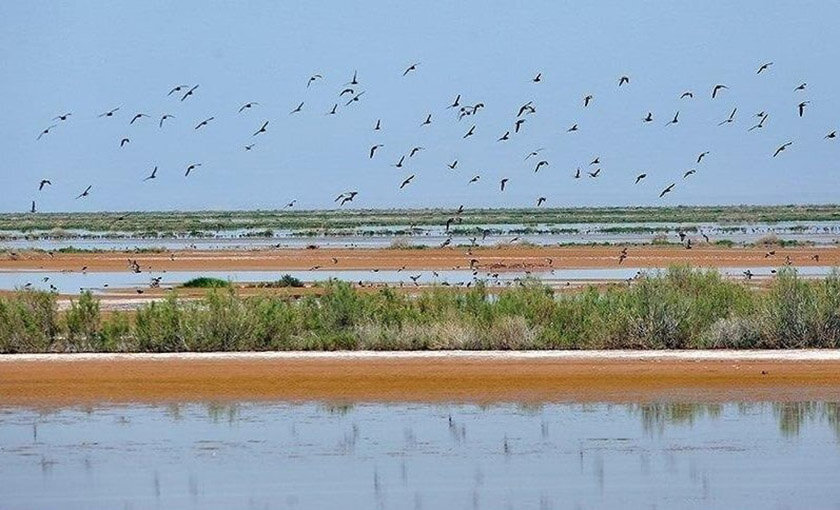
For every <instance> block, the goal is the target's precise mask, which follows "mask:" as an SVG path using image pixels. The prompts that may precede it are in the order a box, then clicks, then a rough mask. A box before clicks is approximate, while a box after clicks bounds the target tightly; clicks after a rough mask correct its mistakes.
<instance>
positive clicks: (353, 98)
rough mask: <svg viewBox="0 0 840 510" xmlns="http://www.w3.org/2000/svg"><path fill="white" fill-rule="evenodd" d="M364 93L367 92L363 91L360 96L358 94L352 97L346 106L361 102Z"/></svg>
mask: <svg viewBox="0 0 840 510" xmlns="http://www.w3.org/2000/svg"><path fill="white" fill-rule="evenodd" d="M364 93H365V91H364V90H363V91H361V92H359V93H358V94H356V95H355V96H353V97H351V98H350V100H349V101H347V102H346V103H344V106H350V105H351V104H352V103H355V102H356V101H358V100H359V98H360V97H362V94H364Z"/></svg>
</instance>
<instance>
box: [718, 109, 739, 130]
mask: <svg viewBox="0 0 840 510" xmlns="http://www.w3.org/2000/svg"><path fill="white" fill-rule="evenodd" d="M737 111H738V109H737V108H735V109H733V110H732V113H730V114H729V117H728V118H727V119H726V120H724V121H722V122H720V123H718V126H722V125H724V124H730V123H732V122H734V121H735V112H737Z"/></svg>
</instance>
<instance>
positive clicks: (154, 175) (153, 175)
mask: <svg viewBox="0 0 840 510" xmlns="http://www.w3.org/2000/svg"><path fill="white" fill-rule="evenodd" d="M157 169H158V167H154V168H153V169H152V173H151V174H149V176H148V177H146V178H145V179H143V182H146V181H148V180H151V179H154V178H156V177H157Z"/></svg>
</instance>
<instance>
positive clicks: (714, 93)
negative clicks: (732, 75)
mask: <svg viewBox="0 0 840 510" xmlns="http://www.w3.org/2000/svg"><path fill="white" fill-rule="evenodd" d="M728 88H729V87H727V86H726V85H715V86H714V88H713V89H712V99H714V98H716V97H717V95H718V92H720V91H721V90H723V89H728Z"/></svg>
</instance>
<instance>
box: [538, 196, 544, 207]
mask: <svg viewBox="0 0 840 510" xmlns="http://www.w3.org/2000/svg"><path fill="white" fill-rule="evenodd" d="M543 202H545V197H540V198H538V199H537V207H539V206H541V205H543Z"/></svg>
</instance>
